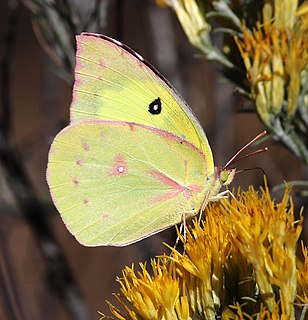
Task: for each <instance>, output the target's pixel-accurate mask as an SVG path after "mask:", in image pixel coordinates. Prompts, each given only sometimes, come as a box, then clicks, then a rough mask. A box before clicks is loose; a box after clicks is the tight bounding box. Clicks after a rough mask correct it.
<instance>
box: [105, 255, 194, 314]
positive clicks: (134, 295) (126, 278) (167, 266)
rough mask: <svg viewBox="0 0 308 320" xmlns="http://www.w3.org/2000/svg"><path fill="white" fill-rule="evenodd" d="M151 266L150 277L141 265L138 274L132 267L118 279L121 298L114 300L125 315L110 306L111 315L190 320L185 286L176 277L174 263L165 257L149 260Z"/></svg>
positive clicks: (126, 269)
mask: <svg viewBox="0 0 308 320" xmlns="http://www.w3.org/2000/svg"><path fill="white" fill-rule="evenodd" d="M151 267H152V272H153V275H150V273H149V272H148V271H147V270H146V264H140V268H141V271H140V272H138V274H136V273H135V271H134V266H132V267H131V268H129V267H126V268H125V269H124V270H123V278H121V279H120V278H119V279H118V282H119V283H120V285H121V292H122V295H116V298H117V300H118V301H119V302H120V304H121V305H122V307H124V309H125V310H126V311H127V312H128V313H127V315H123V313H122V312H121V311H120V310H119V309H117V308H116V307H114V306H113V305H112V304H110V303H109V306H110V310H111V312H112V313H113V314H114V315H115V316H117V318H118V319H132V320H139V319H140V320H141V319H143V320H147V319H149V320H156V319H165V320H176V319H181V320H182V319H183V320H186V319H187V320H189V319H192V316H191V309H190V306H189V303H188V298H187V296H186V295H185V293H186V288H185V284H183V282H182V281H181V280H180V278H179V276H178V275H177V274H176V268H175V266H174V263H172V262H170V261H169V260H167V258H158V259H157V261H156V260H152V262H151ZM123 297H125V299H126V300H127V301H128V302H129V306H128V305H127V304H126V303H125V302H124V301H123Z"/></svg>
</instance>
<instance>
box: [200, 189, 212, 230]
mask: <svg viewBox="0 0 308 320" xmlns="http://www.w3.org/2000/svg"><path fill="white" fill-rule="evenodd" d="M209 197H210V191H208V192H207V194H206V196H205V198H204V201H203V203H202V206H201V209H200V212H199V218H198V224H199V225H200V223H201V218H202V213H203V211H204V210H205V207H206V206H207V204H208V203H209Z"/></svg>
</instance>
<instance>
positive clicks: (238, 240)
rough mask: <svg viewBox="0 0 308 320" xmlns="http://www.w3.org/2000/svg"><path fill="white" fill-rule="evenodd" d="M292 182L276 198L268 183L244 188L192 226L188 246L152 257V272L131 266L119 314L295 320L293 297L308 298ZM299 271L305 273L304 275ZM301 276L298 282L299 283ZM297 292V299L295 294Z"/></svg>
mask: <svg viewBox="0 0 308 320" xmlns="http://www.w3.org/2000/svg"><path fill="white" fill-rule="evenodd" d="M289 191H290V190H289V189H288V188H287V190H286V192H285V195H284V197H283V199H282V200H281V202H279V203H276V202H274V201H273V200H272V199H271V197H270V193H269V190H268V188H267V187H265V188H264V189H261V192H260V194H259V193H258V192H256V191H255V190H254V189H253V188H250V189H249V190H248V191H247V192H242V191H240V190H239V191H238V193H237V196H236V199H235V198H232V199H231V200H227V199H224V200H222V201H220V202H217V203H213V204H211V205H209V206H207V208H206V212H205V215H206V221H204V222H202V223H201V226H200V225H199V224H198V222H197V220H196V219H195V220H194V221H193V222H192V224H191V226H190V227H188V228H187V230H186V238H185V241H184V238H183V236H181V239H182V240H183V241H184V248H185V251H184V253H180V252H179V251H177V250H176V249H175V248H173V247H169V248H170V249H171V251H172V253H171V255H170V257H165V256H164V257H160V258H157V260H152V262H151V268H152V273H151V274H150V273H149V272H148V271H147V269H146V265H145V264H140V268H141V271H139V272H138V273H136V272H135V270H134V266H133V267H131V268H128V267H126V268H125V269H124V271H123V278H121V279H119V280H118V281H119V283H120V285H121V294H119V295H116V298H117V300H118V301H119V303H120V304H121V306H122V309H124V310H125V312H123V311H120V310H119V309H118V308H116V307H115V306H113V305H112V304H110V303H109V306H110V310H111V312H112V313H113V315H114V316H116V317H117V319H122V320H123V319H132V320H139V319H192V318H193V316H197V317H198V318H201V319H217V317H221V318H222V319H256V318H258V319H264V320H265V319H294V308H295V307H296V303H295V301H299V302H300V303H305V301H307V283H308V281H307V280H308V279H307V277H308V275H307V274H308V272H307V270H308V257H307V250H306V249H305V250H303V252H304V256H305V264H304V267H297V263H298V261H297V260H296V255H295V251H296V245H297V241H298V238H299V236H300V232H301V230H302V221H303V219H302V218H301V219H300V220H299V221H295V219H294V207H293V203H292V201H291V199H290V196H289ZM300 278H301V279H300ZM297 281H298V283H297ZM296 293H297V299H298V300H296Z"/></svg>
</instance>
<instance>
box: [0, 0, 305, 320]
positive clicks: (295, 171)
mask: <svg viewBox="0 0 308 320" xmlns="http://www.w3.org/2000/svg"><path fill="white" fill-rule="evenodd" d="M76 2H77V1H76ZM89 2H91V1H89ZM8 3H9V4H10V5H12V4H14V3H15V1H4V0H2V1H0V57H1V63H2V66H3V59H4V57H5V52H6V48H7V46H8V42H7V39H6V38H5V35H6V32H7V30H8V23H9V22H8V17H9V14H8V13H9V11H8ZM16 3H18V2H17V1H16ZM119 3H121V5H119ZM103 31H104V33H105V34H107V35H109V36H111V37H115V38H117V39H119V40H121V41H122V42H124V43H126V44H127V45H129V46H130V47H132V48H133V49H135V50H136V51H137V52H138V53H140V54H142V55H143V56H144V57H145V58H146V59H147V60H148V61H150V62H151V63H152V64H153V65H154V66H156V67H157V69H158V70H160V71H161V73H162V74H163V75H165V76H166V77H167V79H169V80H170V82H171V83H173V84H174V86H175V87H176V88H177V89H178V90H179V92H180V93H181V94H182V96H183V97H184V98H185V99H186V100H187V101H188V103H189V105H190V106H191V108H192V109H193V110H194V111H195V113H196V115H197V117H198V119H199V120H200V122H201V123H202V125H203V127H204V128H205V131H206V134H207V136H208V139H209V142H210V144H211V147H212V150H213V154H214V158H215V163H216V165H223V164H225V163H226V162H227V161H228V159H229V158H230V157H231V156H232V155H233V154H234V153H235V152H236V151H237V150H238V149H239V148H240V147H241V146H243V145H244V144H245V143H247V142H248V141H249V140H250V139H251V138H252V137H254V136H255V135H256V134H257V133H259V132H261V131H262V130H264V128H263V125H262V123H261V122H260V121H259V119H258V117H257V116H256V114H255V113H253V112H252V113H242V112H238V111H239V110H241V109H242V108H243V107H245V106H246V104H249V102H248V101H247V100H245V99H243V98H242V97H240V96H239V94H238V93H236V92H235V90H234V87H233V86H232V84H230V83H228V82H226V81H225V80H224V79H223V78H222V77H221V75H220V73H219V66H218V65H217V64H216V63H214V62H208V61H205V60H202V59H200V58H198V57H196V55H197V54H198V52H197V51H196V50H195V49H194V48H192V47H191V45H190V44H189V43H188V41H187V39H186V37H185V35H184V33H183V31H182V29H181V27H180V25H179V23H178V21H177V19H176V16H175V15H174V13H173V12H172V11H170V10H169V9H164V8H160V7H158V6H156V5H155V3H154V1H145V0H130V1H110V5H109V9H108V12H107V27H106V29H105V30H103ZM14 32H15V35H14V37H13V40H14V45H13V51H12V52H11V53H10V54H9V60H10V61H9V63H8V65H9V75H10V77H9V81H8V82H7V83H3V81H2V83H1V87H0V94H1V95H3V94H4V93H5V92H9V97H10V112H11V116H10V119H9V123H7V125H8V126H9V132H10V133H9V135H8V136H7V137H6V138H7V139H8V141H7V142H8V143H9V147H10V149H9V150H7V153H10V152H12V151H13V153H14V155H15V156H16V158H17V162H18V163H19V166H21V167H22V169H23V170H24V173H25V174H26V177H27V178H28V179H29V181H28V183H29V184H30V185H31V186H32V187H34V196H35V198H36V201H38V203H39V207H34V209H33V208H32V212H34V214H33V217H32V218H31V217H30V219H29V217H25V213H24V211H25V206H24V205H22V203H21V204H20V202H18V201H16V192H17V193H18V192H19V191H20V190H19V189H18V187H17V188H15V189H14V188H13V189H12V181H13V180H14V179H16V177H15V178H14V175H17V180H18V174H19V172H18V170H13V174H12V172H8V170H7V168H6V167H5V165H3V163H2V164H0V219H1V220H0V241H1V243H0V246H1V254H0V272H1V279H0V281H1V282H0V319H24V320H26V319H32V320H35V319H72V318H75V319H78V318H79V319H98V318H99V315H98V313H97V311H98V310H100V311H104V312H107V311H108V306H107V304H106V303H105V301H104V300H105V299H111V300H112V301H114V300H113V298H112V296H111V293H112V292H118V290H119V286H118V284H117V283H116V281H115V278H116V276H120V275H121V270H122V269H123V268H124V266H125V265H129V266H130V265H131V264H132V263H137V262H139V261H144V260H146V259H149V258H150V257H154V256H155V255H160V254H162V253H163V252H166V253H168V250H167V249H166V248H165V247H164V246H163V245H162V242H163V241H167V242H168V241H169V243H172V241H173V239H174V230H167V231H165V232H162V233H160V234H158V235H156V236H152V237H150V238H149V239H146V240H144V241H141V242H139V243H136V244H134V245H130V246H128V247H123V248H112V247H110V248H109V247H100V248H85V247H83V246H81V245H80V244H79V243H78V242H77V241H76V240H75V238H73V236H71V235H70V234H69V232H68V231H67V230H66V228H65V226H64V224H63V223H62V220H61V219H60V216H59V214H58V213H57V212H56V211H55V208H54V207H53V205H52V203H51V199H50V196H49V192H48V188H47V184H46V180H45V170H46V165H47V153H48V150H49V145H50V143H51V142H52V139H53V137H54V135H55V134H56V133H57V132H58V131H59V130H60V129H61V128H62V127H63V126H64V125H66V124H67V122H68V117H69V106H70V99H71V86H70V84H69V83H68V82H66V81H64V80H63V79H61V78H60V77H59V75H58V73H57V72H55V67H54V64H53V61H51V59H50V58H49V56H48V55H46V53H45V52H44V51H43V50H42V47H41V45H40V43H39V42H38V40H37V38H36V36H35V34H34V32H33V28H32V25H31V22H30V17H29V11H28V10H27V9H25V7H24V6H22V5H20V7H19V9H18V14H17V17H16V21H15V22H14ZM217 41H219V39H217ZM1 70H2V72H3V68H2V69H1ZM2 80H3V78H2ZM7 90H8V91H7ZM0 107H1V108H2V107H3V105H2V106H0ZM1 114H2V116H3V109H2V110H1ZM268 145H269V147H270V150H269V151H268V152H267V153H263V154H261V155H258V156H256V157H252V158H249V159H247V160H244V161H243V162H240V163H238V164H237V166H238V168H239V169H241V168H253V167H261V168H263V170H264V171H265V173H266V174H267V180H268V184H269V186H270V187H273V186H275V185H278V184H281V183H283V182H284V181H289V180H298V179H305V178H306V179H307V176H308V174H307V168H305V167H304V166H303V165H302V164H301V163H300V161H299V160H298V159H297V158H296V157H294V156H293V155H291V154H290V153H289V152H288V151H286V150H285V149H284V148H283V147H281V146H279V145H277V144H273V143H272V142H270V141H269V142H268ZM4 149H5V148H4ZM4 151H5V150H4ZM13 183H14V181H13ZM249 185H254V186H255V187H256V188H258V187H259V186H260V185H263V175H262V172H260V171H258V170H253V171H248V172H245V173H241V174H239V175H237V176H236V177H235V180H234V183H233V184H232V186H234V187H238V186H241V187H242V188H243V189H247V187H248V186H249ZM16 190H17V191H16ZM18 190H19V191H18ZM21 192H23V191H21ZM279 196H280V195H279V194H276V195H275V197H276V198H278V199H279ZM294 201H295V204H296V208H297V209H296V210H297V212H299V208H300V206H301V205H304V204H305V203H304V200H303V198H300V197H297V196H296V195H295V197H294ZM32 203H33V201H32ZM30 206H31V205H30ZM41 209H42V210H41ZM30 211H31V210H30ZM40 211H41V212H40ZM30 216H31V215H30ZM42 217H43V221H45V223H47V224H46V226H45V227H43V228H41V229H40V221H41V218H42ZM35 221H36V222H37V226H34V227H33V223H34V225H35ZM306 224H307V223H306ZM45 228H47V230H49V231H48V232H47V233H49V232H50V234H51V239H50V238H48V237H49V236H48V237H47V238H48V239H47V240H46V239H45V238H44V232H45ZM306 229H307V228H306ZM40 230H41V231H40ZM52 235H53V236H54V237H55V240H56V241H57V242H58V245H56V244H55V243H53V240H52ZM306 243H307V235H306ZM61 253H62V254H63V258H64V260H63V261H62V258H60V262H59V263H57V259H58V258H59V256H60V257H61ZM61 261H62V262H61ZM63 264H64V267H63ZM63 270H64V271H63ZM62 272H63V273H64V276H63V277H62ZM67 274H68V275H67ZM66 275H67V276H66ZM71 277H72V278H71ZM72 310H75V311H72ZM74 312H75V313H74ZM86 314H88V316H86Z"/></svg>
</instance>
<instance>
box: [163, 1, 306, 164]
mask: <svg viewBox="0 0 308 320" xmlns="http://www.w3.org/2000/svg"><path fill="white" fill-rule="evenodd" d="M157 2H158V3H159V4H164V5H167V6H170V7H171V8H172V9H173V10H174V11H175V13H176V15H177V17H178V20H179V22H180V23H181V25H182V28H183V30H184V31H185V33H186V35H187V37H188V39H189V41H190V43H191V44H192V45H194V46H195V47H196V48H198V49H199V50H200V52H201V53H202V54H203V55H204V57H205V58H206V59H209V60H216V61H218V62H219V63H221V65H222V66H223V68H224V70H223V72H224V75H225V76H226V77H227V78H228V79H229V80H231V81H232V82H234V83H235V84H236V86H237V87H238V89H239V91H240V92H242V93H244V94H245V96H248V97H249V98H250V99H251V100H252V102H253V104H254V105H255V109H256V111H257V113H258V115H259V117H260V118H261V120H262V121H263V123H264V124H265V126H266V127H267V129H268V131H269V132H270V133H271V135H272V137H273V138H274V139H275V140H276V141H279V142H281V143H282V144H283V145H284V146H286V147H287V148H288V149H289V150H290V151H292V152H293V153H294V154H295V155H296V156H297V157H298V158H300V159H301V160H302V161H303V162H304V163H305V164H308V37H307V32H308V3H307V2H304V3H303V4H301V5H300V6H299V1H298V0H277V1H224V0H215V1H212V0H211V1H206V2H205V1H203V2H202V1H196V0H157ZM214 32H215V33H216V34H217V33H219V32H220V33H222V34H223V37H222V38H221V39H222V41H221V42H222V46H221V47H222V48H221V49H219V48H217V47H216V46H215V45H214V43H213V41H212V39H211V34H213V33H214ZM234 42H235V43H236V46H234ZM238 51H239V54H240V56H239V55H238ZM240 59H241V60H242V61H240ZM242 62H243V63H242ZM247 82H248V84H247Z"/></svg>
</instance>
